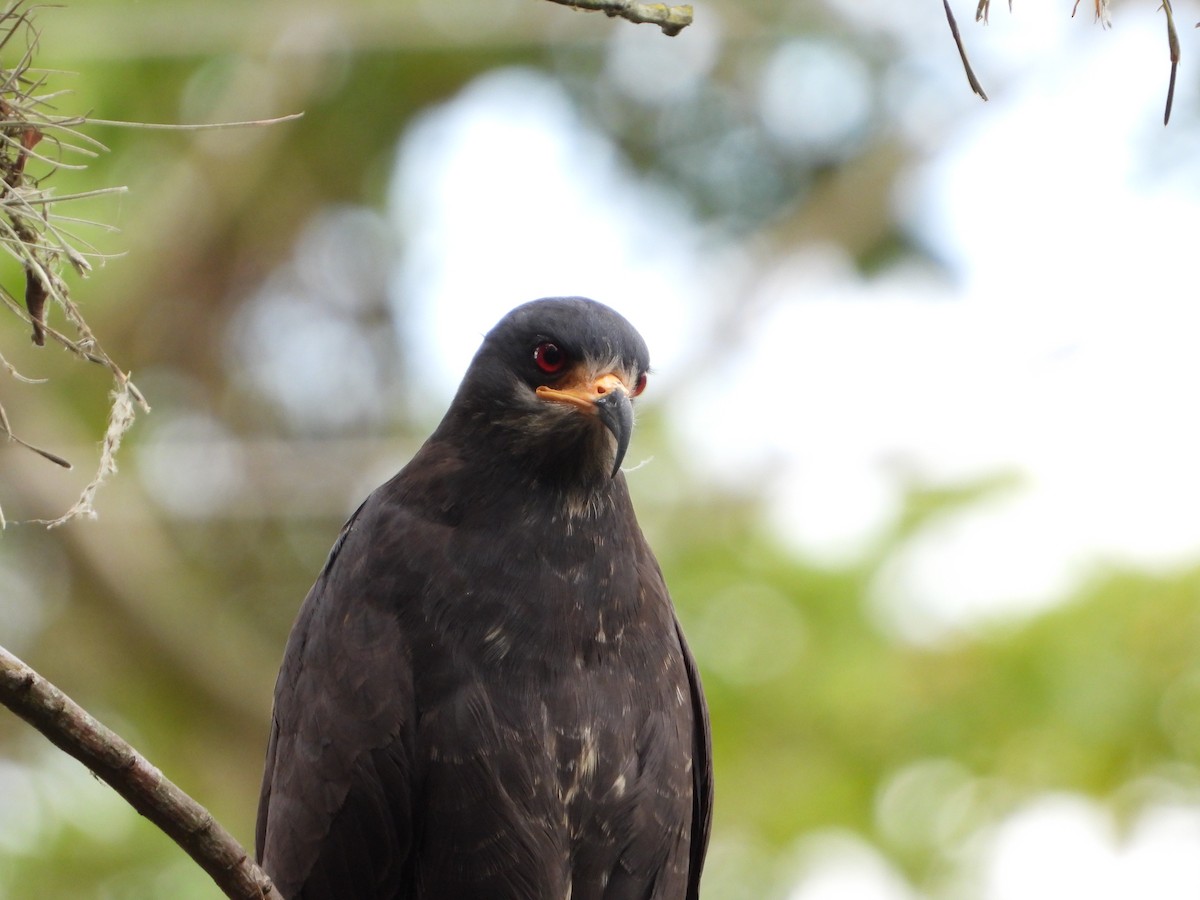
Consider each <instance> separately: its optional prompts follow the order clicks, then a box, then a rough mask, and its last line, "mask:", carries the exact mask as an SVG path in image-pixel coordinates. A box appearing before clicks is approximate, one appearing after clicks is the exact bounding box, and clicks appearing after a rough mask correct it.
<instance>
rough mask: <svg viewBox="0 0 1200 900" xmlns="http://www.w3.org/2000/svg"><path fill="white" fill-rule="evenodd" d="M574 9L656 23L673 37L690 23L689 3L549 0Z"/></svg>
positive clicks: (644, 23) (631, 0)
mask: <svg viewBox="0 0 1200 900" xmlns="http://www.w3.org/2000/svg"><path fill="white" fill-rule="evenodd" d="M551 2H553V3H561V4H562V5H563V6H570V7H573V8H575V9H583V10H588V11H591V12H602V13H604V14H605V15H607V16H619V17H620V18H622V19H628V20H629V21H630V22H637V23H638V24H642V25H657V26H658V27H659V28H661V29H662V30H663V34H665V35H668V36H670V37H674V36H675V35H677V34H679V32H681V31H683V29H685V28H687V27H688V26H689V25H691V24H692V7H691V6H690V5H682V6H671V5H669V4H667V3H639V2H638V0H551Z"/></svg>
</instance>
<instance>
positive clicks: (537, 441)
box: [443, 297, 650, 484]
mask: <svg viewBox="0 0 1200 900" xmlns="http://www.w3.org/2000/svg"><path fill="white" fill-rule="evenodd" d="M649 367H650V354H649V351H648V350H647V349H646V342H645V341H643V340H642V337H641V335H639V334H638V333H637V331H635V330H634V328H633V326H632V325H630V324H629V322H627V321H626V320H625V319H624V318H623V317H622V316H621V315H619V314H618V313H616V312H615V311H613V310H612V309H609V308H608V307H607V306H605V305H604V304H602V303H597V302H596V301H594V300H587V299H584V298H582V297H568V298H554V299H546V300H535V301H533V302H532V303H526V304H524V305H523V306H519V307H517V308H516V309H514V310H513V311H512V312H510V313H509V314H508V315H506V316H505V317H504V318H503V319H501V320H500V322H499V323H498V324H497V325H496V327H495V328H493V329H492V330H491V331H490V332H488V334H487V336H486V337H485V338H484V340H483V345H482V346H481V347H480V348H479V352H478V353H477V354H476V355H475V359H474V360H473V361H472V362H471V365H470V368H468V370H467V374H466V375H465V376H464V378H463V382H462V385H461V386H460V387H459V390H458V394H457V395H456V396H455V398H454V402H453V403H452V404H451V407H450V411H449V413H448V414H447V418H446V422H445V423H443V427H447V426H449V427H452V428H455V429H457V430H460V431H464V432H465V434H464V435H463V436H466V437H468V439H471V440H478V441H480V442H481V443H483V444H485V445H486V446H485V447H481V448H480V449H483V450H485V452H489V453H493V454H496V453H500V454H504V455H506V456H509V457H511V458H513V459H514V460H515V461H517V462H518V463H519V464H521V465H522V466H524V467H525V468H526V469H528V468H530V467H532V469H533V470H534V471H533V472H532V473H531V474H534V475H536V476H537V477H539V478H543V479H550V480H563V481H569V482H573V483H577V484H578V483H580V482H581V481H583V482H593V483H599V482H601V481H603V480H607V479H611V478H613V477H615V476H616V474H617V472H618V471H619V470H620V467H621V460H622V459H624V457H625V451H626V449H627V448H628V446H629V438H630V435H631V434H632V432H633V406H632V404H631V400H632V399H633V398H634V397H636V396H637V395H638V394H640V393H641V392H642V390H643V389H644V388H645V386H646V372H647V370H648V369H649Z"/></svg>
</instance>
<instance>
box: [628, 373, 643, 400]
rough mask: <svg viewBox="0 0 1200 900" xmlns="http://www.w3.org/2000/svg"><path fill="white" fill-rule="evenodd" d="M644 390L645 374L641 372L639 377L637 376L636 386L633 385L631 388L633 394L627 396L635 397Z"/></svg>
mask: <svg viewBox="0 0 1200 900" xmlns="http://www.w3.org/2000/svg"><path fill="white" fill-rule="evenodd" d="M645 389H646V373H645V372H643V373H642V374H641V375H639V376H638V380H637V384H635V385H634V386H633V393H632V394H630V395H629V396H631V397H636V396H637V395H638V394H640V393H641V392H642V391H644V390H645Z"/></svg>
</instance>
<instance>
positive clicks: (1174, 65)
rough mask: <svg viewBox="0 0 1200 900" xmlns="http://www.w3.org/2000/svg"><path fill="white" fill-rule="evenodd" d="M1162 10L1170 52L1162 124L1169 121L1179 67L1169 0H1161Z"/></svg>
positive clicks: (1173, 17) (1173, 21)
mask: <svg viewBox="0 0 1200 900" xmlns="http://www.w3.org/2000/svg"><path fill="white" fill-rule="evenodd" d="M1162 9H1163V12H1164V13H1166V14H1167V50H1168V51H1169V52H1170V54H1171V78H1170V80H1169V81H1168V82H1167V105H1166V107H1165V108H1164V109H1163V125H1164V126H1165V125H1166V124H1167V123H1168V122H1170V121H1171V106H1172V104H1174V102H1175V74H1176V71H1177V70H1178V69H1179V35H1178V34H1177V33H1176V32H1175V13H1174V11H1173V10H1172V9H1171V0H1162Z"/></svg>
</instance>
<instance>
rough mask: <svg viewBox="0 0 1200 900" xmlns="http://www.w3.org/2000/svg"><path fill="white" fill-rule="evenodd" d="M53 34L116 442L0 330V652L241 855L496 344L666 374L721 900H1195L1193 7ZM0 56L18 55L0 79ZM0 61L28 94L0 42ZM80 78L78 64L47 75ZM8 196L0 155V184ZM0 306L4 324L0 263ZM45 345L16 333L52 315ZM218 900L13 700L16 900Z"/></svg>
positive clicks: (456, 14)
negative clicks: (52, 520)
mask: <svg viewBox="0 0 1200 900" xmlns="http://www.w3.org/2000/svg"><path fill="white" fill-rule="evenodd" d="M974 6H975V4H974V3H971V2H965V0H964V2H955V3H954V7H955V12H956V13H957V15H958V20H959V26H960V28H961V29H962V33H963V38H964V41H965V42H966V45H967V47H968V50H969V51H970V53H971V58H972V62H973V63H974V67H975V70H976V72H977V74H978V75H979V78H980V80H981V81H982V82H983V85H984V87H985V88H986V89H987V91H988V93H989V95H990V96H991V98H992V99H991V101H990V102H989V103H986V104H985V103H983V102H981V101H980V100H979V99H978V98H977V97H975V96H974V95H973V94H972V93H971V91H970V89H969V87H968V85H967V82H966V78H965V76H964V75H963V71H962V68H961V64H960V62H959V59H958V55H957V52H956V50H955V47H954V44H953V42H952V40H951V36H950V33H949V30H948V28H947V25H946V20H945V17H944V14H943V11H942V9H941V8H940V5H939V4H937V3H935V2H928V3H923V4H912V3H905V4H897V3H894V2H885V0H822V2H817V0H792V2H787V0H760V2H749V0H738V2H734V0H696V21H695V24H694V25H692V26H691V27H689V28H687V29H686V30H685V31H684V32H683V33H682V34H681V35H679V36H678V37H675V38H668V37H665V36H664V35H662V34H661V33H660V32H659V31H658V29H657V28H654V27H653V26H636V25H633V24H631V23H628V22H624V21H620V20H610V19H607V18H605V17H604V16H601V15H596V14H584V13H577V12H573V11H571V10H569V9H566V8H564V7H560V6H557V5H554V4H551V3H548V2H541V0H486V2H484V0H457V2H445V0H342V2H334V0H305V2H295V0H291V2H283V0H260V2H257V3H253V4H245V3H238V2H232V0H228V2H217V0H141V2H139V0H88V2H87V3H77V4H74V5H71V6H68V7H65V8H57V9H43V10H40V11H39V12H38V14H37V16H38V22H39V25H40V28H41V30H42V39H41V47H40V50H39V53H38V56H37V61H36V62H37V65H40V66H42V67H45V68H47V69H53V70H61V71H56V73H55V74H54V75H53V76H52V80H51V86H52V87H53V88H56V89H65V90H69V91H70V93H69V94H67V95H64V96H61V97H59V98H57V99H56V101H55V104H56V106H57V108H58V110H59V111H61V112H63V113H73V112H79V113H89V114H91V115H92V116H94V117H97V118H104V119H121V120H130V121H143V122H180V123H182V122H214V121H228V120H237V119H247V118H257V117H265V116H274V115H281V114H285V113H291V112H297V111H303V112H304V113H305V115H304V118H303V119H301V120H299V121H296V122H292V123H288V124H284V125H279V126H275V127H270V128H263V129H257V130H240V131H222V132H208V133H171V132H156V131H139V130H130V129H116V128H102V127H98V126H97V127H93V128H91V129H89V133H90V134H92V135H94V136H95V137H96V138H98V139H100V140H102V141H103V142H104V143H105V144H107V146H108V147H109V148H110V150H111V152H110V153H108V154H105V155H103V156H102V157H101V158H99V159H97V160H95V161H93V162H92V163H91V164H90V167H89V168H88V170H87V171H86V172H82V173H80V172H66V171H63V172H59V173H57V174H56V175H55V176H54V177H55V179H56V183H57V184H58V185H60V187H59V188H58V189H59V190H60V191H62V192H63V193H67V192H71V191H77V190H91V189H95V188H98V187H104V186H112V185H125V186H127V187H128V188H129V190H128V193H127V194H124V195H122V196H119V197H115V196H105V197H99V198H95V199H93V200H89V201H79V208H78V211H77V213H76V212H73V213H72V214H77V215H78V216H79V217H80V218H88V219H95V220H100V221H103V222H108V223H111V224H114V225H117V226H119V228H120V232H119V233H116V234H106V233H103V232H100V231H99V230H94V231H92V232H89V231H87V229H86V228H85V227H83V226H80V230H81V232H82V233H84V234H85V236H86V237H87V238H88V239H89V240H92V241H93V242H94V243H96V244H97V245H98V247H99V248H100V249H102V250H103V251H105V252H108V253H113V254H122V255H120V256H117V257H115V258H113V259H111V260H110V261H108V262H107V264H106V265H104V266H103V267H102V268H101V269H100V270H99V271H98V272H96V273H95V274H94V275H93V276H92V277H91V278H90V279H88V280H86V281H80V280H78V279H74V280H72V281H71V288H72V292H73V296H74V298H75V299H76V301H77V302H78V303H80V304H81V306H82V308H83V312H84V315H85V316H86V317H87V318H88V320H89V322H90V324H91V325H92V327H93V329H94V330H95V332H96V334H97V335H98V336H99V338H100V340H101V342H102V343H103V345H104V347H105V348H106V350H107V351H108V353H109V354H110V355H111V356H112V357H113V358H114V359H115V360H116V361H117V362H118V363H119V364H121V365H122V366H123V367H125V368H126V369H129V370H132V373H133V378H134V381H135V382H136V383H137V385H138V386H139V387H140V388H141V390H142V391H143V392H144V393H145V394H146V396H147V398H148V400H149V402H150V403H151V405H152V406H153V412H152V413H151V414H150V415H148V416H144V417H141V418H139V420H138V421H137V423H136V425H135V426H134V428H133V430H132V431H131V432H130V433H129V435H128V436H127V439H126V442H125V445H124V447H123V448H122V451H121V454H120V457H119V459H118V462H119V465H120V474H119V475H118V476H116V477H115V478H113V479H111V481H110V482H109V483H108V485H107V486H106V487H105V488H104V489H103V490H102V491H101V493H100V495H99V497H98V500H97V506H98V509H99V512H100V516H99V519H98V520H96V521H84V520H79V521H73V522H71V523H69V524H68V525H66V526H64V527H62V528H59V529H56V530H52V531H46V530H44V529H43V528H41V527H39V526H37V525H31V524H13V523H14V522H18V523H19V522H21V521H23V520H29V519H34V518H47V517H54V516H56V515H59V514H60V513H62V512H63V511H64V510H65V509H66V508H67V507H69V506H70V505H71V504H72V503H73V502H74V499H75V497H76V496H77V495H78V493H79V491H80V490H81V489H82V487H83V486H84V484H86V482H87V481H88V479H89V477H90V475H91V473H92V471H93V470H94V467H95V461H96V458H97V456H98V442H99V440H100V438H101V436H102V435H103V434H104V429H105V417H106V414H107V408H108V402H107V396H106V395H107V392H108V391H109V389H110V386H111V380H110V379H109V378H108V377H107V376H106V374H105V373H104V372H103V371H102V370H101V369H99V368H98V367H90V366H85V365H83V364H81V363H78V362H77V361H76V360H75V359H73V358H72V357H70V356H68V355H67V354H65V353H63V352H61V351H60V350H58V349H57V348H54V347H50V346H48V347H46V348H44V349H37V348H35V347H33V346H32V345H31V344H30V342H29V340H28V328H27V326H26V325H24V324H22V323H20V322H18V321H17V320H16V318H15V317H11V316H10V317H8V318H7V321H4V322H2V323H0V353H2V354H3V356H4V357H5V358H6V359H7V360H8V361H9V362H11V363H12V364H13V365H15V366H16V367H17V368H18V369H19V370H20V371H21V372H22V373H23V374H25V375H26V376H30V377H36V378H46V379H49V380H48V382H47V383H44V384H25V383H22V382H19V381H16V380H14V379H12V378H9V377H8V376H7V375H5V376H3V380H2V381H0V399H2V402H3V404H4V407H5V409H6V410H7V412H8V416H9V419H10V421H11V423H12V426H13V429H14V430H15V431H16V433H17V434H19V435H20V436H21V437H22V438H24V439H25V440H28V441H30V442H32V443H35V444H37V445H39V446H43V447H46V448H47V449H50V450H53V451H54V452H56V453H59V454H61V455H63V456H66V457H67V458H69V459H70V460H71V461H72V462H73V463H74V464H75V469H74V470H73V471H72V472H69V473H68V472H63V471H61V470H59V469H56V468H55V467H53V466H51V465H49V464H48V463H46V462H45V461H44V460H42V459H40V458H38V457H37V456H35V455H33V454H32V453H29V452H28V451H26V450H23V449H22V448H20V447H16V446H14V445H11V444H10V445H7V446H4V447H3V448H0V506H2V507H3V509H4V512H5V515H6V516H7V518H8V520H9V522H10V524H9V526H8V528H7V529H6V530H5V531H4V532H3V534H2V535H0V643H2V644H3V645H4V646H6V647H7V648H8V649H10V650H11V651H13V652H15V653H17V654H19V655H21V656H22V657H23V658H24V659H26V661H28V662H29V663H30V664H31V665H33V666H34V667H35V668H37V669H39V670H40V671H41V672H42V673H43V674H44V675H46V676H47V677H49V678H51V679H52V680H54V681H55V682H56V683H57V684H58V685H59V686H60V687H62V688H63V689H64V690H66V691H67V692H68V693H70V694H71V695H73V696H74V697H75V698H76V699H77V700H78V701H79V702H81V703H82V704H84V705H85V706H86V707H87V708H88V709H89V710H90V711H91V712H92V713H94V714H95V715H97V716H98V717H99V718H100V719H102V720H103V721H104V722H106V723H107V724H108V725H110V726H111V727H113V728H115V729H116V730H117V731H118V732H120V733H121V734H122V735H123V736H124V737H125V738H127V739H128V740H129V741H131V742H132V743H133V744H134V745H135V746H137V747H138V748H139V749H140V750H141V751H142V752H143V753H145V754H146V755H147V756H148V757H149V758H150V760H151V761H152V762H154V763H155V764H156V765H158V766H159V767H161V769H162V770H163V771H164V773H165V774H166V775H167V776H168V777H170V778H172V779H173V780H175V781H176V782H177V783H178V784H179V785H180V786H181V787H183V788H184V789H185V790H187V791H188V792H190V793H191V794H192V795H193V796H194V797H196V798H197V799H198V800H200V801H201V802H202V803H204V804H205V805H207V806H208V807H209V808H210V809H211V810H212V811H213V813H214V814H215V815H216V816H217V818H218V819H219V820H220V821H221V822H222V823H223V824H224V825H226V827H228V828H229V829H230V830H231V831H232V832H233V833H234V834H235V835H236V836H237V837H238V838H240V839H241V840H243V841H244V842H246V843H247V845H250V844H252V841H253V826H254V811H255V806H256V803H257V794H258V782H259V776H260V772H261V764H262V756H263V752H264V748H265V741H266V733H267V726H268V720H269V711H270V703H271V693H272V688H273V683H274V678H275V672H276V668H277V666H278V663H279V660H280V657H281V654H282V650H283V644H284V640H285V637H286V634H287V631H288V628H289V626H290V624H291V621H292V618H293V616H294V615H295V613H296V610H297V608H298V606H299V603H300V601H301V600H302V598H303V597H304V594H305V593H306V591H307V589H308V587H309V585H310V583H311V581H312V579H313V578H314V576H315V574H316V573H317V571H318V570H319V568H320V566H321V564H322V562H323V561H324V558H325V554H326V552H327V550H328V548H329V546H330V545H331V543H332V541H333V539H334V537H335V536H336V534H337V531H338V527H339V525H340V523H341V521H342V520H343V519H344V518H345V517H346V516H347V515H348V514H349V513H350V512H351V511H352V510H353V509H354V508H355V507H356V505H357V504H358V503H359V502H360V500H361V499H362V497H363V496H364V495H365V494H366V493H367V492H368V491H370V490H371V489H372V488H373V487H374V486H375V485H376V484H378V483H379V482H381V481H382V480H384V479H385V478H386V477H388V476H389V475H390V474H391V473H392V472H394V471H395V470H396V469H397V468H399V467H400V466H401V465H402V464H403V463H404V462H405V461H406V460H407V459H408V457H409V456H410V455H411V454H412V453H413V451H414V450H415V448H416V447H417V446H418V445H419V442H420V441H421V440H422V439H423V438H424V436H425V435H427V434H428V433H429V432H430V430H431V429H432V428H433V426H434V425H435V424H436V423H437V421H438V419H439V417H440V414H441V412H442V410H443V409H444V407H445V405H446V403H447V402H448V400H449V398H450V396H451V394H452V393H453V390H454V388H455V386H456V384H457V380H458V378H459V377H460V375H461V373H462V371H463V370H464V368H465V366H466V364H467V362H468V361H469V359H470V357H471V355H472V353H473V352H474V350H475V349H476V347H477V345H478V342H479V339H480V337H481V335H482V334H483V333H484V332H485V331H486V330H487V329H488V328H489V327H490V326H491V325H492V324H494V322H495V321H496V320H497V319H498V318H499V317H500V316H501V315H502V314H503V313H504V312H505V311H507V310H508V309H509V308H511V307H512V306H515V305H516V304H518V303H521V302H524V301H526V300H529V299H533V298H535V297H539V296H547V295H562V294H583V295H588V296H592V297H595V298H596V299H599V300H602V301H604V302H606V303H608V304H610V305H612V306H615V307H616V308H618V309H619V310H621V311H622V312H623V313H624V314H625V315H626V316H628V317H629V318H630V319H631V320H632V321H633V322H634V323H635V325H636V326H637V327H638V328H639V329H640V330H641V331H642V333H643V334H644V336H645V337H646V339H647V341H648V343H649V345H650V348H651V353H652V358H653V361H654V372H653V374H652V376H651V380H650V386H649V388H648V390H647V391H646V394H645V395H644V398H643V399H642V400H640V401H639V428H638V432H637V435H636V437H635V440H634V445H633V447H632V448H631V451H630V454H629V457H628V461H627V466H629V467H630V468H633V469H634V470H633V471H631V472H629V473H628V478H629V483H630V486H631V490H632V491H633V493H634V499H635V503H636V504H637V506H638V509H639V513H640V517H641V521H642V524H643V527H644V530H645V531H646V532H647V533H648V535H649V537H650V539H651V542H652V544H653V545H654V546H655V548H656V549H657V552H658V554H659V556H660V559H661V561H662V564H663V567H664V569H665V570H666V574H667V579H668V582H669V583H670V585H671V587H672V591H673V594H674V597H675V600H676V603H677V606H678V608H679V613H680V616H681V618H682V619H683V621H684V625H685V628H686V630H687V632H688V634H689V635H690V637H691V639H692V643H693V647H694V649H695V651H696V654H697V656H698V658H699V662H700V665H701V668H702V670H703V673H704V676H705V684H706V687H707V691H708V696H709V700H710V704H711V706H712V713H713V727H714V733H715V754H716V776H717V792H718V794H717V806H716V820H715V825H714V834H713V842H712V849H711V853H710V860H709V865H708V869H707V874H706V878H705V890H704V896H705V897H706V898H712V900H724V898H787V900H859V898H862V900H915V898H931V900H941V898H946V900H949V898H968V900H971V898H979V900H1017V898H1020V900H1031V898H1032V900H1037V898H1055V900H1059V898H1062V897H1064V896H1086V897H1092V898H1117V897H1122V898H1124V897H1137V898H1145V897H1166V898H1174V897H1179V898H1183V897H1188V898H1194V897H1196V896H1198V895H1200V869H1198V868H1197V867H1196V866H1195V859H1196V857H1197V854H1198V853H1200V768H1198V766H1200V466H1198V465H1197V460H1200V427H1198V426H1197V417H1196V393H1197V385H1198V384H1200V354H1197V352H1196V351H1195V345H1196V334H1197V331H1198V329H1200V312H1198V307H1197V304H1198V301H1200V294H1198V293H1197V291H1196V289H1195V286H1194V284H1195V280H1196V276H1195V271H1194V270H1195V221H1196V213H1197V211H1198V210H1200V164H1198V163H1197V160H1198V159H1200V91H1198V88H1200V36H1198V35H1197V33H1196V32H1194V31H1193V29H1192V25H1193V24H1194V23H1195V22H1196V21H1197V20H1198V19H1200V7H1198V5H1197V3H1195V2H1178V3H1177V4H1176V9H1175V14H1176V17H1177V20H1178V22H1179V27H1180V31H1181V37H1182V48H1183V61H1182V64H1181V68H1180V78H1179V85H1178V89H1177V94H1176V98H1175V110H1174V114H1173V119H1172V122H1171V125H1170V127H1169V128H1166V129H1164V128H1163V126H1162V108H1163V102H1164V99H1165V94H1166V86H1167V76H1168V57H1167V43H1166V35H1165V23H1164V19H1163V16H1162V13H1161V12H1159V11H1158V10H1157V4H1156V3H1154V2H1149V0H1141V2H1133V0H1127V2H1120V0H1117V2H1114V4H1113V7H1112V13H1113V27H1112V29H1111V30H1103V29H1102V28H1101V27H1099V26H1098V25H1095V24H1094V23H1093V22H1092V9H1091V4H1090V3H1085V4H1084V6H1085V7H1087V9H1083V8H1081V9H1080V10H1079V13H1078V15H1077V16H1076V17H1075V18H1072V17H1071V3H1070V2H1066V0H1060V2H1055V3H1051V4H1034V3H1017V4H1016V5H1015V9H1014V10H1013V12H1012V13H1011V14H1010V13H1009V12H1008V10H1007V8H1006V5H1003V4H997V5H996V7H997V8H995V9H993V11H992V16H991V24H990V25H989V26H987V27H984V26H983V25H977V24H975V23H974V22H973V21H972V20H973V16H974ZM13 49H14V48H11V47H10V48H7V49H6V50H5V51H4V53H5V54H9V53H12V52H13ZM3 62H4V65H6V66H10V65H12V64H13V61H12V60H10V59H9V58H8V57H7V56H5V58H4V61H3ZM70 73H76V74H70ZM32 165H33V163H31V166H32ZM0 279H3V283H4V284H6V285H9V289H10V290H14V291H17V292H18V294H19V290H18V287H19V286H20V285H22V284H23V282H22V281H21V280H20V279H21V276H20V272H19V269H17V268H16V267H15V266H8V268H3V267H0ZM59 315H60V314H59V312H58V311H57V310H54V311H52V312H51V322H52V323H54V324H61V319H60V318H57V317H58V316H59ZM215 895H216V890H215V888H213V886H212V885H211V883H210V882H209V881H208V880H207V878H206V876H204V875H203V873H202V872H201V871H200V870H199V869H198V868H196V867H195V866H194V865H193V864H192V863H191V861H190V860H189V859H187V858H186V857H185V856H184V855H183V854H182V853H181V852H180V851H178V850H177V849H176V848H175V846H174V845H173V844H171V843H170V841H169V840H168V839H167V838H166V837H164V836H163V835H161V834H160V833H158V832H157V831H156V830H155V829H154V828H153V827H151V826H150V825H148V824H147V823H146V822H145V821H144V820H142V819H140V818H139V817H138V816H137V815H136V814H135V813H134V812H133V811H132V810H131V809H129V808H128V807H127V806H125V804H124V803H123V801H121V800H120V799H119V798H117V797H116V795H115V794H113V793H112V792H111V791H110V790H109V789H108V788H106V787H105V786H104V785H102V784H100V783H98V782H97V781H96V780H94V779H93V778H91V777H90V776H89V775H88V773H87V772H86V771H85V770H84V769H83V768H82V767H81V766H80V765H79V764H77V763H75V762H74V761H73V760H71V759H69V758H67V757H65V756H63V755H62V754H61V753H59V752H58V751H56V750H55V749H53V748H52V747H51V746H50V745H49V744H48V743H47V742H46V741H45V740H44V739H43V738H41V737H40V736H39V735H38V734H36V733H35V732H33V731H32V730H31V729H30V728H28V727H27V726H25V725H24V724H23V723H21V722H19V721H18V720H17V719H16V718H15V717H13V716H11V715H8V714H7V713H5V714H3V715H0V897H2V898H5V900H7V898H14V900H15V898H21V900H24V898H142V897H146V898H150V897H168V896H169V897H173V898H192V897H195V898H202V897H213V896H215Z"/></svg>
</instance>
